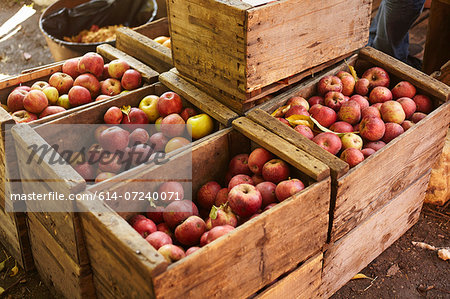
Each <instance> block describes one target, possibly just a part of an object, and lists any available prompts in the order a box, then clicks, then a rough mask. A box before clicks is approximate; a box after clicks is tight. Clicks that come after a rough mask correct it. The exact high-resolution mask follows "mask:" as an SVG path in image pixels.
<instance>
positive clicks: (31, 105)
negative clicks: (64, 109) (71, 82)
mask: <svg viewBox="0 0 450 299" xmlns="http://www.w3.org/2000/svg"><path fill="white" fill-rule="evenodd" d="M47 106H48V99H47V96H46V95H45V93H43V92H42V91H40V90H31V91H30V92H29V93H27V94H26V96H25V97H24V98H23V107H24V108H25V110H27V111H28V112H31V113H35V114H39V113H41V112H42V111H43V110H44V109H45V108H47Z"/></svg>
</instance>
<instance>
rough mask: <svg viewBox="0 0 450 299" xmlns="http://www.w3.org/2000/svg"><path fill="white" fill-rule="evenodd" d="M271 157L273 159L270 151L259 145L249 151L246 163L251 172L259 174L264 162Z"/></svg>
mask: <svg viewBox="0 0 450 299" xmlns="http://www.w3.org/2000/svg"><path fill="white" fill-rule="evenodd" d="M271 159H273V155H272V153H271V152H269V151H268V150H266V149H264V148H262V147H259V148H257V149H255V150H253V151H252V152H251V153H250V155H249V156H248V162H247V165H248V168H249V169H250V170H251V171H252V172H253V173H255V174H259V175H261V174H262V168H263V166H264V164H265V163H266V162H267V161H269V160H271ZM244 161H245V160H244Z"/></svg>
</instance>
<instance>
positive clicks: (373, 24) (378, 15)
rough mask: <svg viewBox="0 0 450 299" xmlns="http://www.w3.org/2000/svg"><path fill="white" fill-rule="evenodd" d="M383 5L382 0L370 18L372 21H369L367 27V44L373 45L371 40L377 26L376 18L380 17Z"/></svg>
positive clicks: (373, 37) (375, 33)
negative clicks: (373, 15)
mask: <svg viewBox="0 0 450 299" xmlns="http://www.w3.org/2000/svg"><path fill="white" fill-rule="evenodd" d="M383 5H384V1H381V3H380V6H379V7H378V11H377V14H376V15H375V17H374V18H373V20H372V23H370V28H369V42H368V43H367V45H368V46H373V40H374V39H375V36H376V35H377V27H378V20H379V19H380V15H381V12H382V11H383V8H382V7H383Z"/></svg>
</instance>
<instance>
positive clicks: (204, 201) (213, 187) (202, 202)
mask: <svg viewBox="0 0 450 299" xmlns="http://www.w3.org/2000/svg"><path fill="white" fill-rule="evenodd" d="M221 189H222V187H221V186H220V185H219V183H217V182H214V181H210V182H208V183H206V184H204V185H203V186H202V187H201V188H200V189H199V190H198V192H197V203H198V205H199V206H200V207H202V208H204V209H208V210H210V209H211V207H212V206H213V205H214V202H215V200H216V197H217V194H218V193H219V191H220V190H221Z"/></svg>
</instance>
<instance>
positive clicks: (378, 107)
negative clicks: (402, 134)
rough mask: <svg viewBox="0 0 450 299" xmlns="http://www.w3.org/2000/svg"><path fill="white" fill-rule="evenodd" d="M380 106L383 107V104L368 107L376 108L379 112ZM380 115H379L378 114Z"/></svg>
mask: <svg viewBox="0 0 450 299" xmlns="http://www.w3.org/2000/svg"><path fill="white" fill-rule="evenodd" d="M382 105H383V103H376V104H373V105H372V106H370V107H374V108H377V109H378V111H379V110H380V108H381V106H382ZM380 115H381V114H380ZM380 118H381V117H380Z"/></svg>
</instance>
